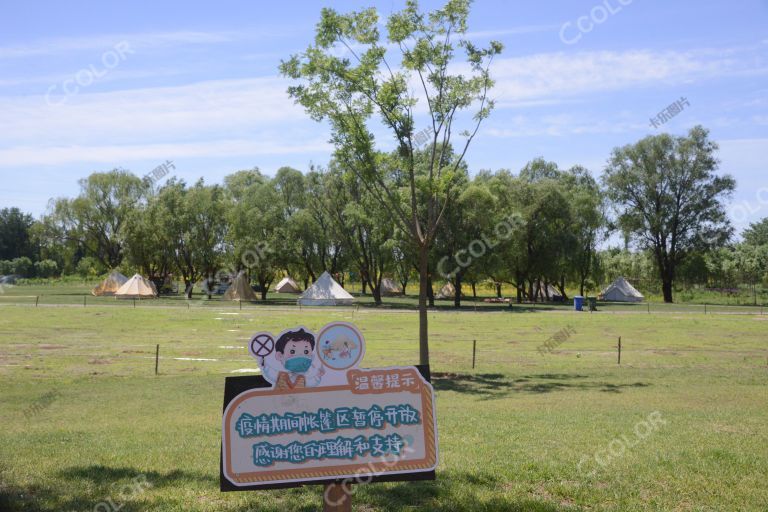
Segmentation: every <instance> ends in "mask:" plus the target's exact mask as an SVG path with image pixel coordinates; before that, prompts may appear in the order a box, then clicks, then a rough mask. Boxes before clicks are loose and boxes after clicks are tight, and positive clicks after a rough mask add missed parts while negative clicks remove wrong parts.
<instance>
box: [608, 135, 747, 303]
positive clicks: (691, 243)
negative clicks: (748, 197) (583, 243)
mask: <svg viewBox="0 0 768 512" xmlns="http://www.w3.org/2000/svg"><path fill="white" fill-rule="evenodd" d="M717 149H718V147H717V144H716V143H715V142H713V141H711V140H710V139H709V132H708V131H707V130H705V129H704V128H703V127H701V126H695V127H693V128H691V130H690V131H689V132H688V136H687V137H673V136H671V135H668V134H661V135H656V136H649V137H645V138H644V139H642V140H640V141H639V142H637V143H636V144H631V145H628V146H624V147H622V148H616V149H614V150H613V153H612V154H611V158H610V160H609V162H608V166H607V167H606V169H605V173H604V174H603V181H604V183H605V185H606V189H607V193H608V198H609V199H610V200H611V201H612V202H613V204H614V206H615V207H616V210H617V213H618V221H619V226H620V227H621V228H622V230H623V231H624V232H625V233H630V234H631V235H632V236H633V237H634V238H635V240H637V241H638V242H639V244H640V246H641V247H642V248H644V249H647V250H650V251H652V252H653V255H654V257H655V260H656V266H657V269H658V271H659V277H660V278H661V287H662V292H663V294H664V302H672V287H673V284H674V281H675V277H676V272H677V268H678V267H679V266H680V265H681V264H682V263H683V262H685V260H686V259H687V258H688V257H689V256H690V255H692V254H695V253H696V252H697V251H703V250H707V249H711V248H713V247H718V246H721V245H722V244H723V243H724V242H725V241H726V240H727V239H728V238H729V236H730V233H731V230H732V228H731V226H730V222H729V220H728V216H727V214H726V212H725V203H726V201H727V199H728V198H729V197H730V195H731V194H732V193H733V190H734V189H735V188H736V182H735V180H734V179H733V177H731V176H730V175H727V174H726V175H723V176H720V175H718V174H717V173H716V171H717V169H718V166H719V161H718V160H717V157H716V153H717Z"/></svg>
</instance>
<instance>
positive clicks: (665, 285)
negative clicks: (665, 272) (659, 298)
mask: <svg viewBox="0 0 768 512" xmlns="http://www.w3.org/2000/svg"><path fill="white" fill-rule="evenodd" d="M661 290H662V293H663V294H664V302H667V303H672V302H674V301H673V300H672V279H670V278H668V277H666V276H665V277H664V278H663V281H662V283H661Z"/></svg>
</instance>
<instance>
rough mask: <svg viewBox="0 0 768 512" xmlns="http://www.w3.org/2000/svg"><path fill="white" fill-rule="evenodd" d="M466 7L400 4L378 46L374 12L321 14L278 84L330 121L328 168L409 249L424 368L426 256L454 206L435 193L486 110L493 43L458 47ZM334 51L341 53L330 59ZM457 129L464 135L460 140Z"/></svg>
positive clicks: (456, 1)
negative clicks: (390, 159)
mask: <svg viewBox="0 0 768 512" xmlns="http://www.w3.org/2000/svg"><path fill="white" fill-rule="evenodd" d="M469 6H470V2H469V0H449V1H448V2H447V3H446V5H445V6H444V7H443V8H441V9H437V10H435V11H432V12H430V13H423V12H421V11H420V10H419V7H418V5H417V3H416V2H415V1H409V2H407V5H406V7H405V9H403V10H402V11H399V12H395V13H393V14H391V15H390V16H389V18H388V20H387V23H386V28H387V37H386V38H382V37H381V36H380V33H379V16H378V13H377V12H376V10H375V9H366V10H362V11H359V12H352V13H349V14H340V13H338V12H336V11H335V10H333V9H323V10H322V14H321V19H320V22H319V23H318V25H317V32H316V35H315V43H314V44H313V45H311V46H310V47H309V48H307V50H306V51H305V52H303V53H302V54H299V55H294V56H292V57H291V58H290V59H289V60H287V61H285V62H283V63H282V64H281V66H280V70H281V72H282V73H283V74H284V75H286V76H288V77H289V78H291V79H293V80H296V81H297V82H300V83H299V84H298V85H294V86H291V87H290V88H289V93H290V95H291V96H292V97H293V98H295V99H296V101H297V102H299V103H300V104H301V105H302V106H304V108H305V109H306V110H307V111H308V112H309V114H310V115H311V116H312V118H314V119H316V120H324V119H327V120H328V121H330V124H331V128H332V134H333V135H332V142H333V144H334V145H335V147H336V159H337V160H338V161H339V162H342V163H343V164H344V165H345V167H346V168H348V169H351V170H352V171H353V172H355V173H356V174H357V176H358V177H359V179H360V181H361V183H362V184H363V185H364V186H365V187H366V188H367V189H368V191H369V192H370V193H371V194H372V196H373V197H374V198H376V200H377V201H379V202H380V203H381V204H382V206H383V207H384V208H386V209H388V210H390V211H391V212H392V214H393V217H394V218H395V219H396V221H397V222H398V223H399V225H400V226H401V228H402V229H403V231H404V232H405V233H407V234H408V236H409V238H410V241H411V243H412V244H413V246H414V247H415V248H416V249H417V254H418V264H419V285H420V286H419V356H420V361H421V363H422V364H428V363H429V343H428V338H429V336H428V325H427V287H428V278H429V275H428V274H429V256H430V249H431V248H432V244H433V242H434V239H435V235H436V233H437V229H438V226H439V225H440V222H441V220H442V217H443V215H444V213H445V210H446V208H449V206H450V204H451V202H452V200H453V199H455V198H454V197H451V196H450V194H449V191H450V188H449V187H446V186H445V184H446V183H447V182H450V181H451V176H452V174H453V173H454V172H455V171H456V169H457V168H458V167H459V165H461V162H462V161H463V159H464V156H465V154H466V152H467V149H468V148H469V145H470V143H471V142H472V140H473V138H474V137H475V135H476V134H477V131H478V129H479V126H480V123H481V122H482V120H483V119H485V118H486V117H488V115H489V113H490V111H491V109H492V107H493V102H492V101H490V99H489V98H488V91H489V89H490V88H491V86H492V85H493V82H492V80H491V78H490V75H489V72H488V69H489V66H490V63H491V61H492V59H493V57H494V56H495V55H497V54H499V53H500V52H501V44H500V43H497V42H492V43H491V44H490V45H489V47H488V48H478V47H477V46H475V45H474V44H473V43H472V42H471V41H469V40H468V39H467V37H466V33H467V19H468V17H469ZM457 48H460V49H462V50H463V51H464V53H465V56H466V65H465V66H461V65H460V64H459V63H458V60H459V59H457V57H456V50H457ZM389 49H394V51H392V52H390V51H389ZM339 50H341V51H342V52H345V53H342V54H341V55H340V54H339ZM388 53H389V54H392V53H394V54H395V55H396V56H395V57H394V58H392V57H391V55H390V57H388ZM396 63H397V64H399V66H400V67H399V68H396V67H395V64H396ZM461 71H465V72H466V74H462V73H461ZM416 87H418V92H416ZM419 101H422V102H424V108H423V109H420V110H421V111H422V112H424V115H422V114H421V113H419V115H418V116H417V114H416V112H415V111H416V110H417V108H416V107H417V103H418V102H419ZM467 110H470V114H473V115H470V116H469V118H468V119H467V118H466V117H465V116H462V115H461V114H462V113H463V112H464V111H467ZM374 116H375V117H377V118H378V119H379V120H380V121H381V122H382V123H383V125H384V127H385V128H386V130H387V131H388V133H389V135H390V136H391V137H392V138H393V140H394V142H395V144H396V147H397V155H398V161H397V163H396V165H382V158H381V157H380V153H379V151H377V149H376V140H375V137H374V134H373V130H374V128H373V127H372V126H370V125H369V122H370V121H371V118H372V117H374ZM462 121H463V122H465V123H466V124H465V126H466V128H465V129H464V130H463V131H460V127H459V125H461V124H462ZM420 127H424V130H420V129H419V128H420ZM422 137H423V138H424V139H426V140H424V141H421V140H420V138H422ZM452 141H453V142H454V144H453V145H454V146H455V147H458V148H460V150H459V151H457V155H456V157H455V158H454V159H453V160H452V161H451V162H450V163H449V164H448V165H442V164H443V162H444V159H443V158H442V157H441V154H440V153H441V152H443V151H445V150H446V149H447V148H449V147H450V143H451V142H452ZM424 142H427V143H428V146H427V147H428V148H429V150H430V152H431V157H430V159H429V165H428V168H427V169H424V170H422V171H421V172H420V170H419V169H417V165H416V159H415V153H416V151H417V150H418V149H419V146H420V145H421V144H423V143H424ZM339 207H340V208H341V207H343V205H339Z"/></svg>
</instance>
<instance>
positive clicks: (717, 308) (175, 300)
mask: <svg viewBox="0 0 768 512" xmlns="http://www.w3.org/2000/svg"><path fill="white" fill-rule="evenodd" d="M0 305H15V306H33V307H41V306H69V307H93V306H110V307H123V308H152V307H173V308H185V309H192V308H221V309H233V310H242V309H255V308H266V309H276V310H281V311H283V310H295V309H302V308H304V309H307V306H300V305H298V304H297V301H296V297H289V298H284V297H272V298H269V299H267V300H259V301H238V300H234V301H230V300H224V299H222V298H221V297H219V296H213V297H212V298H210V299H208V298H207V297H202V298H200V297H195V298H192V299H187V298H186V297H183V296H162V297H160V298H157V299H117V298H115V297H94V296H93V295H89V294H52V295H12V294H0ZM337 308H338V309H342V310H343V309H346V310H354V311H363V312H364V311H365V310H382V309H386V310H388V311H400V312H413V311H415V310H416V309H417V304H416V303H415V301H407V300H404V299H400V300H396V301H388V302H386V303H385V304H383V305H381V306H376V305H375V304H373V302H372V301H369V300H360V301H358V303H357V304H355V305H353V306H337ZM308 309H314V307H309V308H308ZM430 309H431V310H432V311H435V312H439V311H444V312H512V313H531V312H540V313H543V312H560V313H565V312H573V311H574V308H573V304H572V303H536V302H523V303H516V302H510V303H487V302H480V301H473V300H471V299H469V300H464V301H462V305H461V307H459V308H456V307H454V305H453V303H452V302H451V301H445V300H443V301H437V302H436V303H435V306H433V307H431V308H430ZM767 312H768V306H766V305H765V304H754V305H731V304H706V303H705V304H689V303H673V304H666V303H661V302H637V303H621V302H598V303H597V310H596V311H594V313H598V314H600V313H637V314H653V313H659V314H663V313H674V314H683V313H687V314H740V315H764V314H766V313H767ZM582 313H587V314H589V313H592V312H591V311H588V308H587V307H586V305H585V306H584V308H583V311H582Z"/></svg>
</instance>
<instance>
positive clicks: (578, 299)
mask: <svg viewBox="0 0 768 512" xmlns="http://www.w3.org/2000/svg"><path fill="white" fill-rule="evenodd" d="M582 307H584V297H582V296H581V295H576V296H575V297H574V298H573V310H574V311H581V308H582Z"/></svg>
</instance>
